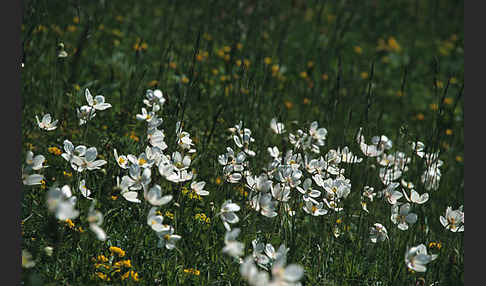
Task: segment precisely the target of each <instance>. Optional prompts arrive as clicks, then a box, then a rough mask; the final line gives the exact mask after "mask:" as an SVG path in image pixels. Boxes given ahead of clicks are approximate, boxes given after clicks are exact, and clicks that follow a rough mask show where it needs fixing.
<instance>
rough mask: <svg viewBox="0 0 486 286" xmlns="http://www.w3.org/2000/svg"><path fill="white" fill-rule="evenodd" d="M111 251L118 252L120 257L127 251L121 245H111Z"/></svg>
mask: <svg viewBox="0 0 486 286" xmlns="http://www.w3.org/2000/svg"><path fill="white" fill-rule="evenodd" d="M110 252H111V253H112V254H117V255H118V256H119V257H123V256H125V251H124V250H123V249H121V248H119V247H116V246H110Z"/></svg>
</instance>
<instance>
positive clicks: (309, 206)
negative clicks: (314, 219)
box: [303, 200, 327, 216]
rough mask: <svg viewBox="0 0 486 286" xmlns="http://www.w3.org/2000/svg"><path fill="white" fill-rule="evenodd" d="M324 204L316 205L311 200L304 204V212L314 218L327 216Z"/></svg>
mask: <svg viewBox="0 0 486 286" xmlns="http://www.w3.org/2000/svg"><path fill="white" fill-rule="evenodd" d="M323 206H324V204H323V203H322V202H318V203H315V202H313V201H311V200H308V201H305V202H304V207H303V209H304V211H305V212H306V213H308V214H310V215H313V216H321V215H325V214H327V210H326V209H324V208H323Z"/></svg>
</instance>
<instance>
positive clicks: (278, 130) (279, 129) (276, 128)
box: [270, 118, 287, 134]
mask: <svg viewBox="0 0 486 286" xmlns="http://www.w3.org/2000/svg"><path fill="white" fill-rule="evenodd" d="M270 129H272V131H273V133H275V134H283V133H285V132H286V131H287V130H285V125H284V124H283V123H281V122H277V119H276V118H272V120H270Z"/></svg>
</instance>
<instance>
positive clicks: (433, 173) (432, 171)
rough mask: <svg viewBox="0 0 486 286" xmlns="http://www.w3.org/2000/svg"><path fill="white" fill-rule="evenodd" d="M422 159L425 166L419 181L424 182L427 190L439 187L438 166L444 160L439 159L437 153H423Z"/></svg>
mask: <svg viewBox="0 0 486 286" xmlns="http://www.w3.org/2000/svg"><path fill="white" fill-rule="evenodd" d="M424 159H425V165H426V167H427V168H426V170H425V171H424V173H423V174H422V176H421V178H420V179H421V182H422V183H423V184H424V186H425V189H426V190H427V191H430V190H434V191H435V190H437V189H438V188H439V182H440V179H441V176H442V173H441V171H440V169H439V168H440V167H441V166H442V164H443V163H444V162H443V161H442V160H439V154H438V153H432V154H425V155H424Z"/></svg>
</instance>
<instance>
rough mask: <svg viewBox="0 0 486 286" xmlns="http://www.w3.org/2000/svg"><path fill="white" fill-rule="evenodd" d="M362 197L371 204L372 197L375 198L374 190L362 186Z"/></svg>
mask: <svg viewBox="0 0 486 286" xmlns="http://www.w3.org/2000/svg"><path fill="white" fill-rule="evenodd" d="M362 196H363V197H366V198H368V199H369V200H370V201H371V202H372V201H373V199H374V197H375V196H376V193H375V188H373V187H370V186H364V190H363V195H362Z"/></svg>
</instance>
